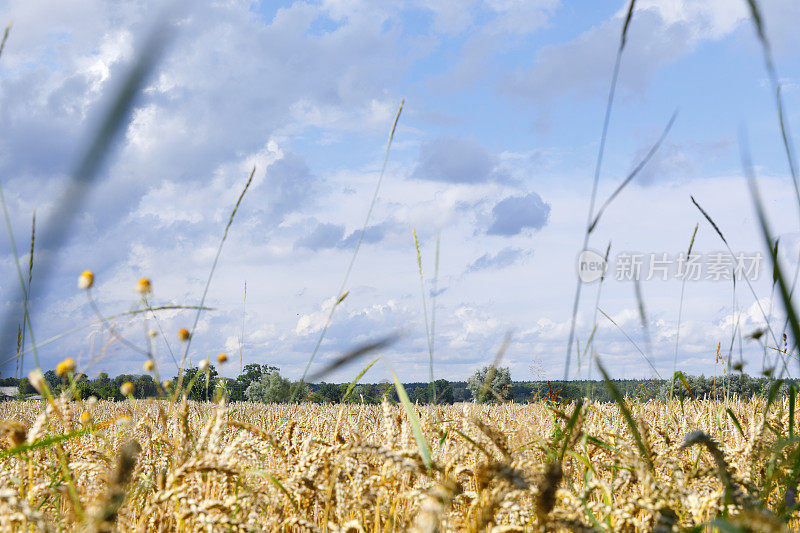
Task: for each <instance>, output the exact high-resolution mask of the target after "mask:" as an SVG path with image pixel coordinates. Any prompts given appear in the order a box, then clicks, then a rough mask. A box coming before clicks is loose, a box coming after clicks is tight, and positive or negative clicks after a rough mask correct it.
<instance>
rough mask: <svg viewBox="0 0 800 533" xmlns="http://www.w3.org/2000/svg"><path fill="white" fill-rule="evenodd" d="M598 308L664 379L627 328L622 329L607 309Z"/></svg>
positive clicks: (659, 376)
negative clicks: (607, 312) (628, 332)
mask: <svg viewBox="0 0 800 533" xmlns="http://www.w3.org/2000/svg"><path fill="white" fill-rule="evenodd" d="M598 310H599V311H600V313H601V314H602V315H603V316H604V317H606V318H607V319H608V321H609V322H611V323H612V324H614V325H615V326H616V327H617V329H618V330H619V331H620V332H621V333H622V334H623V335H625V338H626V339H628V341H629V342H630V343H631V344H632V345H633V347H634V348H636V351H638V352H639V353H640V354H641V356H642V357H643V358H644V360H645V361H647V364H648V365H650V368H652V369H653V372H655V373H656V375H657V376H658V379H662V378H661V373H660V372H659V371H658V369H656V367H655V365H654V364H653V362H652V361H651V360H650V358H649V357H647V354H645V353H644V352H643V351H642V349H641V348H639V345H638V344H636V342H634V340H633V339H632V338H631V337H630V335H628V334H627V333H626V332H625V330H624V329H622V327H620V325H619V324H617V323H616V322H615V321H614V319H613V318H611V317H610V316H608V315H607V314H606V312H605V311H603V310H602V309H600V308H598Z"/></svg>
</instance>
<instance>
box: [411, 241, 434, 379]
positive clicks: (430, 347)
mask: <svg viewBox="0 0 800 533" xmlns="http://www.w3.org/2000/svg"><path fill="white" fill-rule="evenodd" d="M411 234H412V235H413V236H414V249H415V250H416V251H417V270H418V271H419V290H420V294H421V295H422V313H423V317H424V318H425V338H426V340H427V341H428V364H429V367H430V368H429V376H428V382H429V383H431V384H432V383H433V344H432V343H431V328H430V324H429V322H428V304H427V303H426V302H425V300H426V298H425V278H424V276H423V274H422V254H421V253H420V251H419V239H417V230H415V229H413V228H412V230H411Z"/></svg>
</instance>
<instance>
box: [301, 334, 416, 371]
mask: <svg viewBox="0 0 800 533" xmlns="http://www.w3.org/2000/svg"><path fill="white" fill-rule="evenodd" d="M399 338H400V334H399V333H392V334H391V335H387V336H386V337H383V338H382V339H379V340H377V341H373V342H369V343H367V344H364V345H362V346H359V347H358V348H356V349H355V350H352V351H350V352H348V353H346V354H344V355H341V356H339V357H337V358H336V359H335V360H333V361H332V362H331V363H330V364H328V365H327V366H325V367H324V368H322V369H321V370H319V371H318V372H315V373H314V374H312V375H311V376H309V378H308V380H309V381H316V380H318V379H320V378H323V377H325V376H327V375H328V374H330V373H331V372H334V371H335V370H337V369H338V368H339V367H341V366H342V365H345V364H347V363H350V362H351V361H355V360H357V359H359V358H360V357H363V356H365V355H367V354H368V353H371V352H374V351H375V350H381V349H383V348H386V347H387V346H391V345H392V344H394V343H395V342H397V339H399ZM365 371H366V369H365ZM359 377H360V376H359Z"/></svg>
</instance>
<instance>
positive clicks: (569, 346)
mask: <svg viewBox="0 0 800 533" xmlns="http://www.w3.org/2000/svg"><path fill="white" fill-rule="evenodd" d="M635 3H636V0H631V3H630V5H629V6H628V13H627V14H626V16H625V22H624V23H623V25H622V33H621V35H620V40H619V48H618V49H617V57H616V59H615V60H614V70H613V71H612V73H611V86H610V87H609V89H608V99H607V100H606V111H605V116H604V117H603V129H602V132H601V133H600V145H599V147H598V148H597V160H596V162H595V166H594V177H593V178H592V194H591V196H590V199H589V212H588V213H587V215H586V232H585V233H584V235H583V246H581V251H583V250H585V249H586V247H587V246H589V235H590V233H591V232H590V231H589V227H590V226H591V225H592V218H593V217H594V206H595V202H597V189H598V186H599V184H600V169H601V168H602V166H603V154H604V153H605V149H606V139H607V138H608V125H609V124H610V123H611V108H612V107H613V104H614V94H615V93H616V90H617V80H618V79H619V68H620V64H621V63H622V51H623V50H624V49H625V43H626V41H627V37H628V29H629V28H630V24H631V21H632V20H633V9H634V5H635ZM582 288H583V282H582V281H581V279H580V277H577V281H576V285H575V298H574V299H573V301H572V319H571V320H570V326H569V338H568V340H567V352H566V357H565V358H564V381H566V380H567V379H569V367H570V360H571V357H572V343H573V341H574V340H575V325H576V322H577V318H578V305H580V301H581V289H582Z"/></svg>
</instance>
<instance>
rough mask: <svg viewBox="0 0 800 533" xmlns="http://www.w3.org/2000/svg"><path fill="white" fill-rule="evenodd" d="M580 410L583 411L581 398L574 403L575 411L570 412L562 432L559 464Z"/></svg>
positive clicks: (570, 439) (562, 460)
mask: <svg viewBox="0 0 800 533" xmlns="http://www.w3.org/2000/svg"><path fill="white" fill-rule="evenodd" d="M581 410H583V398H578V401H577V402H575V409H574V410H573V411H572V415H570V417H569V420H568V421H567V425H566V426H564V431H563V432H562V435H563V438H564V442H563V444H562V445H561V451H560V453H559V454H558V462H559V463H563V462H564V455H565V454H566V453H567V446H569V443H570V442H571V441H572V432H573V431H574V430H575V424H577V422H578V418H579V417H580V414H581Z"/></svg>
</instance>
